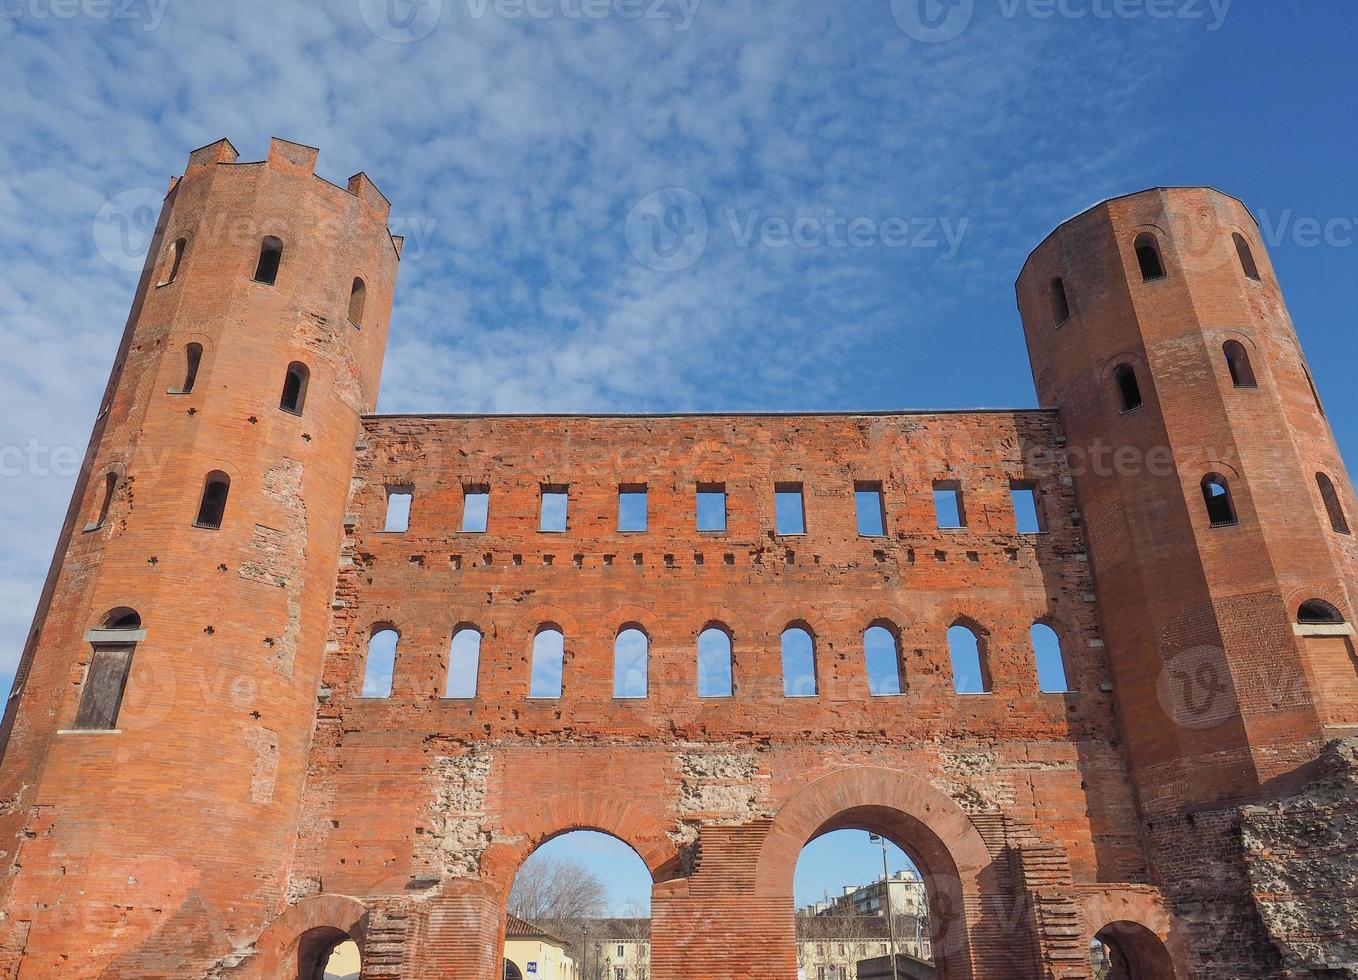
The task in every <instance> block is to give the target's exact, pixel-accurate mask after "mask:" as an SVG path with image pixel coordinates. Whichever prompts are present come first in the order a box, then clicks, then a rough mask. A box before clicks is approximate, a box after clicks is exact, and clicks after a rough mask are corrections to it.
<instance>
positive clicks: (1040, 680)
mask: <svg viewBox="0 0 1358 980" xmlns="http://www.w3.org/2000/svg"><path fill="white" fill-rule="evenodd" d="M1029 635H1030V636H1031V637H1032V639H1033V660H1034V661H1035V662H1036V664H1037V687H1038V690H1040V691H1044V692H1047V693H1057V692H1062V691H1069V690H1070V687H1069V685H1068V684H1067V682H1066V662H1065V658H1064V657H1063V656H1062V654H1061V637H1059V636H1057V634H1056V630H1054V629H1052V628H1051V627H1050V626H1048V625H1047V624H1046V623H1034V624H1033V628H1032V629H1031V630H1030V631H1029Z"/></svg>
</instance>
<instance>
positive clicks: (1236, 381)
mask: <svg viewBox="0 0 1358 980" xmlns="http://www.w3.org/2000/svg"><path fill="white" fill-rule="evenodd" d="M1221 351H1222V353H1223V354H1225V355H1226V369H1227V370H1228V371H1230V372H1231V384H1233V385H1235V387H1237V388H1257V387H1259V383H1258V382H1257V381H1255V380H1254V366H1253V365H1251V364H1250V354H1249V351H1247V350H1245V345H1244V344H1242V343H1241V342H1240V341H1238V340H1228V341H1226V343H1224V344H1222V345H1221Z"/></svg>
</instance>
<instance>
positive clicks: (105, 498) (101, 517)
mask: <svg viewBox="0 0 1358 980" xmlns="http://www.w3.org/2000/svg"><path fill="white" fill-rule="evenodd" d="M117 490H118V474H117V473H106V474H104V486H103V493H101V494H100V495H99V510H98V512H97V513H96V514H95V517H94V521H93V523H92V524H91V525H90V530H93V529H94V528H97V527H103V526H104V525H105V524H106V523H107V522H108V512H109V508H110V507H112V506H113V495H114V494H115V493H116V492H117Z"/></svg>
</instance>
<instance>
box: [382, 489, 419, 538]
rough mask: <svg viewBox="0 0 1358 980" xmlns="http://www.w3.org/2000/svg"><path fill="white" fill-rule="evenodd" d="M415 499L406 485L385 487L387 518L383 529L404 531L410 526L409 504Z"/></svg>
mask: <svg viewBox="0 0 1358 980" xmlns="http://www.w3.org/2000/svg"><path fill="white" fill-rule="evenodd" d="M414 499H415V494H414V491H412V490H411V489H410V488H408V487H387V519H386V522H385V523H384V524H383V526H382V530H384V531H405V530H407V529H408V528H409V527H410V505H411V503H412V502H413V501H414Z"/></svg>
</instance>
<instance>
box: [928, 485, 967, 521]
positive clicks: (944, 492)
mask: <svg viewBox="0 0 1358 980" xmlns="http://www.w3.org/2000/svg"><path fill="white" fill-rule="evenodd" d="M934 520H935V522H936V523H937V524H938V527H939V528H940V529H941V530H945V531H947V530H956V529H958V528H964V527H966V526H967V512H966V509H965V508H964V507H963V506H962V486H961V484H959V483H958V482H957V481H955V480H947V481H935V483H934Z"/></svg>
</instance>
